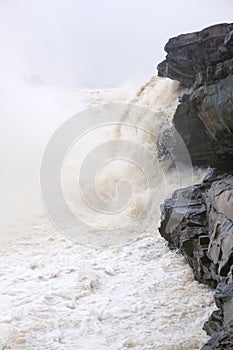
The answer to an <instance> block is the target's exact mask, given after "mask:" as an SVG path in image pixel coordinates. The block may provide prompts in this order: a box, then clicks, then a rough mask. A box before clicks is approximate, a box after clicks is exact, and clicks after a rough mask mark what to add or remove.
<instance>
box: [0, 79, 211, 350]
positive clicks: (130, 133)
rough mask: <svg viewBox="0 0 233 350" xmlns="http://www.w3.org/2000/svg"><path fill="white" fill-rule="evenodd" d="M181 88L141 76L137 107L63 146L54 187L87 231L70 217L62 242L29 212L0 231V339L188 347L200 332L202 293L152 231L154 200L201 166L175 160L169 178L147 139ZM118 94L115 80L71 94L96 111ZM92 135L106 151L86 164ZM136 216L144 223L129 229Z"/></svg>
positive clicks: (84, 348)
mask: <svg viewBox="0 0 233 350" xmlns="http://www.w3.org/2000/svg"><path fill="white" fill-rule="evenodd" d="M181 93H182V92H181V91H180V90H179V86H178V84H177V83H176V82H172V81H170V80H168V79H159V78H157V77H153V78H152V79H151V80H150V82H149V83H147V84H146V85H144V86H143V87H142V88H141V89H140V90H139V91H138V93H137V94H136V95H135V96H134V97H133V98H132V99H130V103H132V104H133V105H136V106H138V108H137V107H135V108H133V109H130V110H127V106H126V105H124V108H126V110H125V109H124V108H123V109H122V108H121V107H120V111H122V110H123V113H121V114H120V120H119V123H117V125H105V126H101V127H99V128H97V129H95V130H94V131H93V130H88V131H89V132H88V133H86V134H85V135H82V138H81V139H80V140H79V141H78V142H77V143H76V144H74V145H72V147H71V148H70V150H69V153H68V154H67V156H66V158H65V160H64V162H63V164H62V169H61V172H62V176H61V179H62V185H63V194H64V197H65V198H66V201H67V203H68V205H69V207H70V211H72V212H73V213H74V214H75V215H77V216H78V217H79V219H80V220H81V221H82V222H85V223H86V224H87V227H89V229H87V230H86V231H79V227H76V231H75V236H74V237H71V238H73V241H70V240H69V239H67V238H65V237H63V236H62V235H61V233H60V232H58V231H57V230H55V229H54V228H53V227H52V226H51V225H50V224H49V222H48V220H47V218H46V216H45V215H43V214H42V213H41V214H40V215H37V214H35V215H34V217H33V218H30V219H28V218H26V219H25V224H24V225H22V226H21V227H20V228H18V229H17V230H18V232H15V235H14V236H13V234H12V232H11V234H10V235H9V237H7V238H6V237H4V238H3V239H2V241H3V243H2V245H1V253H2V254H1V258H0V259H1V266H2V273H1V275H0V279H1V287H0V288H1V299H0V301H1V313H0V315H1V316H0V323H1V325H0V329H1V330H0V344H1V345H2V348H3V349H4V348H5V349H6V348H12V349H17V350H18V349H38V350H40V349H49V350H51V349H59V350H63V349H68V350H76V349H80V350H93V349H97V350H102V349H111V350H120V349H127V348H133V349H137V350H149V349H156V350H162V349H163V350H182V349H183V350H188V349H189V350H196V349H199V348H200V346H201V345H202V344H203V343H204V342H205V340H206V335H205V333H204V332H203V331H202V330H201V327H202V324H203V323H204V321H205V320H206V319H207V318H208V315H209V314H210V313H211V311H212V310H213V300H212V299H213V297H212V294H211V293H209V292H208V291H207V290H206V288H205V287H204V286H201V285H199V284H198V283H197V282H196V281H194V280H193V277H192V273H191V271H190V268H189V267H188V266H187V265H186V264H185V262H184V260H183V258H182V257H181V256H179V255H176V254H175V253H171V252H170V251H169V250H168V249H167V247H166V246H165V243H164V240H163V239H162V238H161V237H160V235H159V233H158V232H157V228H158V225H159V218H160V204H161V203H162V202H163V200H164V199H165V198H166V197H168V196H169V195H171V193H172V192H173V191H174V190H175V189H177V188H178V187H181V186H186V185H189V184H191V183H193V182H199V181H200V180H201V179H202V177H203V176H204V172H203V171H196V172H195V174H194V176H193V174H192V173H190V172H189V171H188V170H189V169H187V172H185V167H184V168H182V170H183V171H184V172H183V173H182V178H180V176H177V169H175V167H174V166H171V162H170V159H169V160H167V158H166V159H162V160H161V159H160V158H159V157H158V148H157V147H156V143H155V141H157V140H156V138H158V139H159V137H160V136H161V135H163V133H165V132H167V131H169V130H170V129H171V127H172V124H171V121H172V115H173V113H174V110H175V108H176V105H177V100H178V96H179V94H181ZM79 96H80V92H79ZM72 98H73V99H76V98H77V94H76V93H75V92H73V93H72ZM127 98H128V96H127ZM127 98H125V99H124V98H123V92H122V89H121V90H117V89H115V90H114V89H112V90H111V91H109V90H105V91H101V90H98V91H96V90H95V91H90V90H88V91H83V92H82V103H83V105H86V106H88V107H92V106H95V108H96V106H97V111H98V105H99V104H100V105H101V104H102V103H103V102H104V103H112V102H125V103H127ZM117 106H119V105H117ZM120 106H121V105H120ZM125 106H126V107H125ZM100 108H102V107H100ZM145 108H146V109H147V113H145ZM94 111H96V110H94ZM108 111H109V110H108ZM132 112H134V113H132ZM83 115H84V114H82V112H81V114H80V117H82V116H83ZM96 115H97V114H96ZM83 123H84V124H85V123H86V121H85V120H84V121H83ZM132 125H133V127H132ZM141 126H143V128H141ZM148 131H149V132H148ZM154 135H155V136H156V138H155V137H154ZM115 142H117V143H116V144H115ZM125 142H126V143H125ZM103 143H105V145H106V147H105V148H103V150H104V151H106V154H107V155H110V159H108V160H110V161H109V162H105V163H104V164H103V166H102V167H97V170H98V171H97V172H94V173H93V170H96V167H95V166H94V165H96V164H97V165H99V159H98V154H99V155H101V156H102V152H100V153H98V151H99V150H101V148H98V147H101V145H102V144H103ZM111 145H112V149H111ZM125 145H126V146H125ZM139 146H140V147H139ZM141 146H142V148H143V150H146V151H145V153H143V154H142V155H141V154H140V153H139V151H141V150H142V148H141ZM93 149H94V150H95V151H94V153H93V155H94V157H92V158H90V160H91V163H90V162H89V163H88V162H87V164H86V165H85V160H86V159H88V156H89V154H90V153H91V152H92V150H93ZM121 151H123V152H126V151H127V154H124V155H125V157H124V158H123V157H119V154H120V155H121ZM108 152H109V153H108ZM148 154H149V155H151V157H152V158H153V159H155V160H154V161H153V162H151V159H150V157H147V155H148ZM96 159H97V162H96V164H94V165H93V161H94V160H96ZM132 159H133V162H130V161H131V160H132ZM100 160H102V158H101V157H100ZM135 160H136V161H137V162H135ZM147 161H148V164H145V163H146V162H147ZM92 165H93V168H92ZM85 166H86V167H85ZM145 169H146V171H147V172H148V173H145V171H144V170H145ZM79 171H80V172H81V175H80V176H79V182H80V181H81V185H82V186H80V188H79V189H77V184H79V183H78V181H77V174H78V173H79ZM89 175H91V176H92V175H94V179H95V183H94V185H95V187H94V188H95V191H96V195H97V196H96V195H95V196H92V191H90V189H93V186H92V183H90V181H91V180H90V181H89V179H91V177H89ZM178 175H179V174H178ZM164 177H165V182H164ZM148 179H149V180H148ZM150 179H151V180H150ZM122 180H124V181H123V182H122ZM150 181H152V182H151V183H150ZM128 183H130V187H129V186H128ZM148 183H149V184H150V186H149V188H148ZM161 184H165V185H166V186H165V187H166V188H165V189H164V188H163V187H164V186H162V185H161ZM82 195H83V196H84V197H85V195H87V197H88V196H89V197H88V198H83V197H82ZM99 198H100V199H101V201H100V202H99ZM87 204H88V205H87ZM99 204H101V208H99V207H98V205H99ZM96 208H97V209H98V210H96ZM109 208H110V209H109ZM145 208H146V210H145ZM100 209H101V210H100ZM62 219H63V218H61V221H62ZM26 222H29V223H26ZM135 223H137V224H135ZM138 223H139V225H141V228H144V226H143V225H145V228H146V229H145V230H144V229H141V230H138ZM147 223H149V224H148V225H147ZM67 230H69V227H68V228H67ZM106 232H107V233H106ZM111 232H112V234H113V235H115V236H116V237H114V238H113V237H111ZM66 236H67V235H66ZM74 241H76V242H77V243H81V244H82V245H80V244H77V243H76V242H74ZM13 242H14V244H13ZM89 246H92V247H89ZM93 246H94V247H93ZM95 247H96V248H95Z"/></svg>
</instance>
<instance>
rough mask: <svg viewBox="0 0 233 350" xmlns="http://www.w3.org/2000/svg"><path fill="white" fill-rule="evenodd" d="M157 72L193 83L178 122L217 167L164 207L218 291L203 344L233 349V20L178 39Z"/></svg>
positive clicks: (189, 142) (167, 232)
mask: <svg viewBox="0 0 233 350" xmlns="http://www.w3.org/2000/svg"><path fill="white" fill-rule="evenodd" d="M165 51H166V52H167V57H166V59H165V61H163V62H162V63H160V64H159V65H158V74H159V76H162V77H168V78H171V79H175V80H178V81H179V82H180V83H181V85H183V86H184V87H187V88H190V91H189V93H188V94H185V95H183V96H181V97H180V99H179V102H180V103H179V105H178V107H177V110H176V112H175V115H174V124H175V127H176V129H177V131H178V132H179V134H180V135H181V137H182V138H183V140H184V142H185V144H186V146H187V148H188V151H189V153H190V156H191V159H192V162H193V165H198V166H204V167H208V166H210V167H212V168H215V172H214V173H213V174H212V175H210V176H209V177H208V178H207V179H205V180H204V181H203V183H202V184H200V185H196V186H192V187H188V188H185V189H181V190H178V191H176V192H175V193H174V194H173V196H172V198H170V199H167V200H166V201H165V203H164V205H163V206H162V221H161V227H160V233H161V235H162V236H163V237H164V238H165V240H166V241H167V242H168V245H169V247H170V249H172V250H177V251H178V252H181V253H182V254H183V255H184V257H185V259H186V261H187V262H188V264H189V265H190V266H191V267H192V270H193V274H194V278H195V279H196V280H197V281H199V282H200V283H204V284H206V285H207V286H209V287H210V288H214V289H216V292H215V303H216V306H217V308H218V309H217V310H216V311H214V312H213V313H212V315H211V316H210V318H209V320H208V321H206V322H205V324H204V327H203V328H204V329H205V331H206V332H207V334H208V335H209V336H210V337H211V338H210V340H209V342H208V343H207V344H206V345H205V346H203V347H202V350H217V349H226V350H230V349H233V176H232V174H233V88H232V87H233V24H226V23H224V24H218V25H214V26H211V27H209V28H205V29H204V30H202V31H200V32H196V33H190V34H182V35H179V36H178V37H175V38H172V39H170V40H169V41H168V43H167V44H166V46H165Z"/></svg>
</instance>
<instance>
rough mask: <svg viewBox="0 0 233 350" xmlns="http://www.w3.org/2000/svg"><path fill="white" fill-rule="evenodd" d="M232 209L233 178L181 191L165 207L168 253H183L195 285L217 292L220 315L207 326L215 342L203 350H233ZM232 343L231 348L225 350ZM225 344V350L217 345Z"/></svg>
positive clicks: (164, 221)
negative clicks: (201, 285) (173, 250)
mask: <svg viewBox="0 0 233 350" xmlns="http://www.w3.org/2000/svg"><path fill="white" fill-rule="evenodd" d="M232 207H233V176H231V175H227V176H218V177H217V178H212V179H209V180H206V181H204V182H203V183H202V184H200V185H196V186H193V187H188V188H185V189H181V190H178V191H176V192H175V193H174V194H173V196H172V198H171V199H168V200H166V201H165V204H164V206H163V207H162V222H161V227H160V233H161V235H162V236H163V237H164V238H165V239H166V240H167V241H168V244H169V247H170V248H171V249H178V250H179V251H181V252H182V254H183V255H184V257H185V259H186V261H187V262H188V263H189V265H190V266H191V267H192V269H193V273H194V277H195V279H196V280H198V281H199V282H200V283H205V284H207V285H208V286H210V287H211V288H216V287H217V291H216V295H215V300H216V305H217V307H218V308H219V310H218V311H215V312H214V313H213V314H212V315H211V317H210V319H209V321H208V322H206V323H205V325H204V329H205V330H206V331H207V333H208V334H209V335H210V336H211V337H212V338H211V341H210V342H209V345H208V347H204V348H203V350H207V349H233V334H232V333H230V332H231V330H232V325H233V211H232ZM171 217H172V220H171ZM229 339H231V341H230V345H229V344H228V345H226V344H227V342H228V341H229ZM221 342H222V344H224V346H225V348H224V347H221V346H220V345H217V344H221ZM211 344H212V345H211ZM206 346H207V345H206ZM214 346H215V347H214ZM216 346H217V347H216ZM227 346H228V347H227Z"/></svg>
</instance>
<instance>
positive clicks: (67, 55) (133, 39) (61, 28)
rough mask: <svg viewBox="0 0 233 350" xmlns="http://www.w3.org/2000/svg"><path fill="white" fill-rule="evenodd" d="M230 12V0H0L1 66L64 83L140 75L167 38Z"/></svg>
mask: <svg viewBox="0 0 233 350" xmlns="http://www.w3.org/2000/svg"><path fill="white" fill-rule="evenodd" d="M232 15H233V1H232V0H221V1H220V0H205V1H203V0H196V1H192V2H187V0H176V1H171V0H170V1H168V0H162V1H161V0H158V1H156V0H39V1H38V0H0V48H1V50H0V55H1V56H0V65H1V70H2V69H3V70H4V71H5V72H11V74H17V75H18V76H23V75H24V76H30V75H33V74H37V75H39V76H40V77H41V78H42V80H43V81H44V82H45V83H48V84H59V85H65V86H70V85H76V86H82V87H90V88H92V87H112V86H118V85H120V84H122V83H124V82H125V81H127V80H133V81H137V82H142V81H146V80H147V79H148V78H149V77H150V76H151V75H152V74H154V72H155V71H156V65H157V63H158V62H160V61H161V60H162V59H163V58H164V56H165V53H164V52H163V47H164V45H165V43H166V42H167V40H168V38H169V37H172V36H175V35H177V34H180V33H185V32H189V31H195V30H199V29H202V28H204V27H206V26H208V25H211V24H215V23H221V22H232V19H233V17H232Z"/></svg>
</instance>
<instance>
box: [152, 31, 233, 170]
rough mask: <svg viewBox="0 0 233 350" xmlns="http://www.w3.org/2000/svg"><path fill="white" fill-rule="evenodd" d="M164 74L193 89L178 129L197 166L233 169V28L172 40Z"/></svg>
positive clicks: (183, 102)
mask: <svg viewBox="0 0 233 350" xmlns="http://www.w3.org/2000/svg"><path fill="white" fill-rule="evenodd" d="M165 50H166V51H167V52H168V55H167V57H166V60H165V61H163V62H162V63H160V64H159V65H158V74H159V75H160V76H166V77H169V78H171V79H176V80H178V81H179V82H180V83H181V84H182V85H184V86H186V87H187V86H188V87H192V92H191V93H190V94H189V95H187V94H186V95H184V96H183V97H182V98H181V103H180V104H179V106H178V108H177V110H176V113H175V115H174V124H175V127H176V129H177V131H178V132H179V133H180V135H181V137H182V138H183V140H184V141H185V143H186V146H187V148H188V151H189V153H190V156H191V159H192V161H193V164H194V165H198V166H202V165H204V166H206V165H209V166H211V167H215V168H219V169H222V170H228V169H233V157H232V154H233V108H232V106H233V88H232V86H233V24H218V25H215V26H212V27H209V28H206V29H204V30H202V31H201V32H197V33H191V34H184V35H180V36H178V37H176V38H172V39H170V40H169V42H168V44H167V45H166V46H165Z"/></svg>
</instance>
